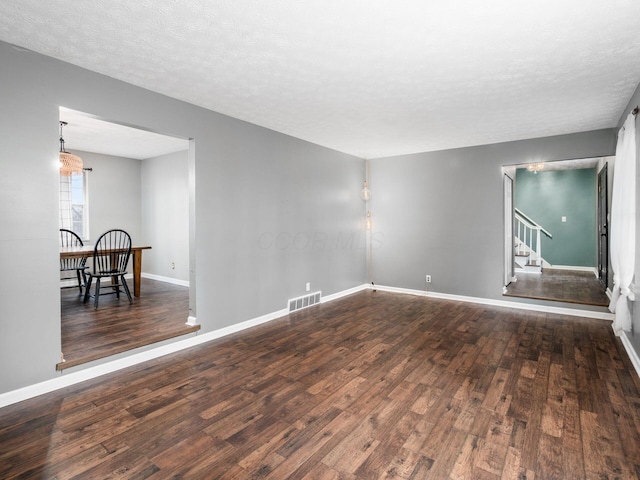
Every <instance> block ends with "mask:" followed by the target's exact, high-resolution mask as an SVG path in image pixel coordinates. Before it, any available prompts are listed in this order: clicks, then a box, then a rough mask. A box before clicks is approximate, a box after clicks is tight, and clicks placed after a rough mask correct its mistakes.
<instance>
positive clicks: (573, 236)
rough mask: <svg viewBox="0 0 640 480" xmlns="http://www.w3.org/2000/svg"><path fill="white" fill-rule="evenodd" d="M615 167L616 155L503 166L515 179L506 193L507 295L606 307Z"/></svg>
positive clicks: (505, 291)
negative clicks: (610, 180)
mask: <svg viewBox="0 0 640 480" xmlns="http://www.w3.org/2000/svg"><path fill="white" fill-rule="evenodd" d="M611 162H613V157H597V158H586V159H573V160H563V161H554V162H544V163H543V162H539V161H536V162H532V163H530V164H521V165H512V166H509V167H504V168H503V171H504V174H505V178H506V177H507V176H508V177H509V178H510V179H512V180H513V182H512V185H510V187H511V191H508V188H507V187H508V186H507V185H506V183H505V187H504V195H505V265H504V269H505V270H504V271H505V283H504V288H503V294H504V295H506V296H513V297H523V298H531V299H537V300H549V301H558V302H566V303H577V304H583V305H594V306H602V307H605V306H607V305H608V304H609V296H608V294H607V285H608V284H610V282H609V278H608V275H609V272H608V257H609V252H608V241H607V221H608V218H609V210H608V208H609V205H610V201H609V198H610V193H609V191H610V188H609V187H610V185H609V184H608V178H607V170H608V165H609V163H611ZM507 197H511V198H512V208H508V206H507V202H508V198H507ZM507 236H508V238H507ZM510 262H511V263H510ZM511 271H512V272H513V275H512V276H510V275H509V272H511ZM509 278H511V280H509Z"/></svg>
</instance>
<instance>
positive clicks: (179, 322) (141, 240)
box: [56, 107, 200, 370]
mask: <svg viewBox="0 0 640 480" xmlns="http://www.w3.org/2000/svg"><path fill="white" fill-rule="evenodd" d="M60 120H63V121H65V122H67V126H66V127H65V146H66V149H67V150H68V151H70V152H72V153H75V154H77V155H79V156H80V157H81V158H82V159H83V162H84V167H85V168H87V169H89V170H88V173H87V177H88V178H87V182H86V185H87V196H88V199H89V200H88V202H87V205H86V207H87V208H86V209H85V214H86V215H87V218H86V219H85V220H86V222H87V225H88V226H87V228H86V232H87V233H86V236H85V238H84V239H83V240H84V243H85V245H87V246H92V245H93V244H94V243H95V241H96V239H97V237H98V236H100V235H101V234H102V233H104V232H105V231H107V230H110V229H112V228H121V229H123V230H125V231H127V232H128V233H129V234H130V235H131V237H132V241H133V246H134V247H135V246H138V247H140V246H145V247H151V248H150V249H145V250H144V251H143V253H142V268H141V271H142V274H141V276H142V278H141V281H140V282H139V283H138V285H137V288H136V289H135V290H139V296H135V297H134V301H133V303H132V304H129V302H128V301H127V299H126V297H125V299H124V300H123V299H122V298H121V299H120V300H118V299H117V298H116V296H115V295H109V296H106V297H102V298H101V299H100V303H99V307H98V309H94V307H93V302H87V303H86V304H84V303H83V296H82V295H79V294H78V288H77V287H76V288H69V289H64V288H61V290H60V291H61V312H60V331H61V345H62V358H61V361H60V363H58V364H57V366H56V368H57V369H58V370H63V369H67V368H71V367H74V366H77V365H80V364H85V363H87V362H91V361H94V360H97V359H101V358H105V357H108V356H111V355H115V354H119V353H123V352H126V351H129V350H132V349H135V348H139V347H142V346H146V345H150V344H153V343H157V342H161V341H167V340H169V339H171V338H175V337H178V336H182V335H188V334H192V333H193V332H196V331H197V330H199V329H200V326H199V325H197V323H196V312H195V282H194V277H195V272H194V265H195V258H194V251H193V248H192V247H191V246H192V244H193V238H192V235H193V232H194V231H195V229H194V228H193V226H194V225H193V223H194V222H195V218H194V217H195V215H194V211H195V208H194V206H193V205H192V203H193V202H194V201H195V195H193V194H192V192H193V190H194V181H193V178H194V175H193V171H194V163H195V161H194V159H195V154H194V148H195V142H194V140H193V139H184V138H178V137H175V136H170V135H166V134H159V133H155V132H151V131H149V130H146V129H144V128H140V127H137V126H136V127H133V126H130V125H124V124H122V123H117V122H113V121H108V120H104V119H101V118H98V117H96V116H94V115H90V114H86V113H83V112H78V111H75V110H70V109H67V108H63V107H61V108H60ZM91 262H92V258H91V257H89V258H88V259H87V266H89V265H91ZM134 267H135V266H134V264H133V259H132V260H131V263H130V264H129V269H128V271H129V273H130V274H132V273H133V271H135V268H134ZM130 277H131V275H130ZM130 277H128V278H127V281H128V282H129V283H130V285H131V291H132V293H133V292H134V288H133V284H134V283H137V282H135V280H134V278H130ZM83 290H84V289H83ZM91 293H92V294H93V293H94V292H93V289H92V292H91Z"/></svg>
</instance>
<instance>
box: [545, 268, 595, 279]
mask: <svg viewBox="0 0 640 480" xmlns="http://www.w3.org/2000/svg"><path fill="white" fill-rule="evenodd" d="M545 268H546V269H548V270H575V271H578V272H591V273H593V274H594V275H595V277H596V278H598V269H597V268H596V267H574V266H571V265H549V266H548V267H545Z"/></svg>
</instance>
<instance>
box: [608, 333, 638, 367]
mask: <svg viewBox="0 0 640 480" xmlns="http://www.w3.org/2000/svg"><path fill="white" fill-rule="evenodd" d="M614 332H615V331H614ZM615 333H616V335H618V337H620V340H621V341H622V346H623V347H624V349H625V350H626V352H627V355H629V359H630V360H631V363H632V364H633V368H635V369H636V373H637V374H638V376H640V357H638V352H636V350H635V348H633V345H632V344H631V340H629V337H628V336H627V333H626V332H621V333H620V334H618V332H615Z"/></svg>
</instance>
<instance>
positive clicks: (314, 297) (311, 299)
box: [289, 292, 322, 312]
mask: <svg viewBox="0 0 640 480" xmlns="http://www.w3.org/2000/svg"><path fill="white" fill-rule="evenodd" d="M321 298H322V292H315V293H309V294H307V295H304V296H302V297H298V298H292V299H291V300H289V311H290V312H295V311H296V310H301V309H303V308H307V307H310V306H312V305H316V304H318V303H320V299H321Z"/></svg>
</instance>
